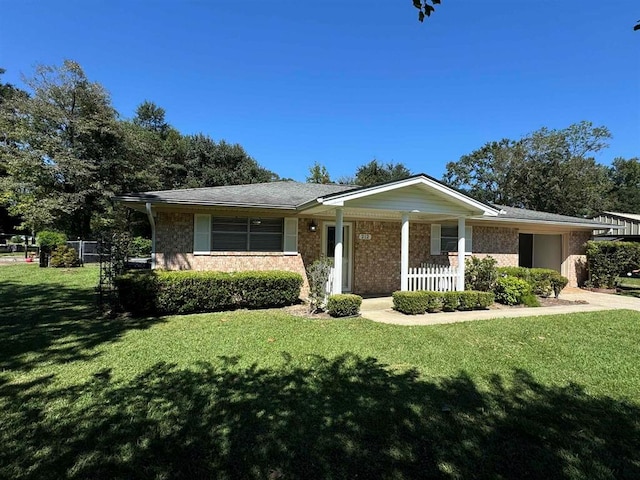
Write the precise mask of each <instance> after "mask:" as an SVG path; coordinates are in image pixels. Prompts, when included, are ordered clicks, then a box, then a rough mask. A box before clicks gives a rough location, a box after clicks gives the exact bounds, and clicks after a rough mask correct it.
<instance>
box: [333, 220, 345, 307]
mask: <svg viewBox="0 0 640 480" xmlns="http://www.w3.org/2000/svg"><path fill="white" fill-rule="evenodd" d="M343 215H344V213H343V211H342V208H340V207H339V208H336V246H335V249H334V252H333V293H334V294H336V293H342V219H343Z"/></svg>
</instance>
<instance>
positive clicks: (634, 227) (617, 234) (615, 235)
mask: <svg viewBox="0 0 640 480" xmlns="http://www.w3.org/2000/svg"><path fill="white" fill-rule="evenodd" d="M593 220H594V221H596V222H598V223H603V224H605V225H608V226H609V228H606V229H603V230H594V231H593V234H594V235H595V237H596V240H624V241H631V242H640V215H636V214H635V213H619V212H602V213H601V214H600V215H597V216H595V217H593Z"/></svg>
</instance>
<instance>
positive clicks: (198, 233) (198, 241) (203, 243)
mask: <svg viewBox="0 0 640 480" xmlns="http://www.w3.org/2000/svg"><path fill="white" fill-rule="evenodd" d="M193 253H211V215H202V214H199V213H196V214H194V215H193Z"/></svg>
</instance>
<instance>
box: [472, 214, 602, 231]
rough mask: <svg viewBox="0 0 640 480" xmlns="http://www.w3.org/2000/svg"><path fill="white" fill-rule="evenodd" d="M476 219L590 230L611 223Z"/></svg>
mask: <svg viewBox="0 0 640 480" xmlns="http://www.w3.org/2000/svg"><path fill="white" fill-rule="evenodd" d="M474 220H482V221H492V222H493V221H495V222H501V223H532V224H537V225H554V226H566V227H580V228H585V229H590V230H602V229H604V228H606V229H609V228H611V225H606V224H603V223H582V222H561V221H557V220H533V219H531V218H514V217H508V218H504V217H503V218H495V217H490V218H487V217H477V218H474Z"/></svg>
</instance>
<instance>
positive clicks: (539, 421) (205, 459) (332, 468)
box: [0, 264, 640, 479]
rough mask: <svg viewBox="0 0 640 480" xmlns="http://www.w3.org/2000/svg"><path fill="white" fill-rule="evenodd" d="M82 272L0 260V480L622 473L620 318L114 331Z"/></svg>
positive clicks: (627, 325)
mask: <svg viewBox="0 0 640 480" xmlns="http://www.w3.org/2000/svg"><path fill="white" fill-rule="evenodd" d="M97 273H98V271H97V268H95V267H84V268H80V269H73V270H57V269H39V268H38V267H37V266H35V265H28V264H17V265H9V266H2V267H0V346H1V348H0V445H2V448H0V478H52V479H53V478H221V479H222V478H224V479H230V478H255V479H262V478H272V479H278V478H296V479H297V478H331V479H342V478H344V479H346V478H394V479H402V478H447V479H448V478H507V479H516V478H518V479H520V478H540V479H543V478H544V479H546V478H560V479H583V478H590V479H599V478H610V479H614V478H615V479H619V478H640V365H639V364H638V358H640V347H639V346H640V322H639V321H640V312H630V311H614V312H612V311H608V312H602V313H591V314H580V315H568V316H551V317H535V318H526V319H499V320H489V321H478V322H468V323H460V324H453V325H441V326H433V327H399V326H391V325H383V324H377V323H373V322H370V321H368V320H366V319H355V320H353V319H352V320H307V319H301V318H297V317H291V316H289V315H286V314H284V313H282V312H279V311H251V312H247V311H237V312H230V313H216V314H201V315H189V316H183V317H166V318H141V319H132V318H121V319H116V320H114V319H102V318H100V317H99V316H98V315H97V313H96V310H95V308H94V304H93V303H92V302H93V300H94V298H93V297H94V293H93V287H94V286H95V283H96V281H97ZM451 315H455V314H451Z"/></svg>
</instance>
